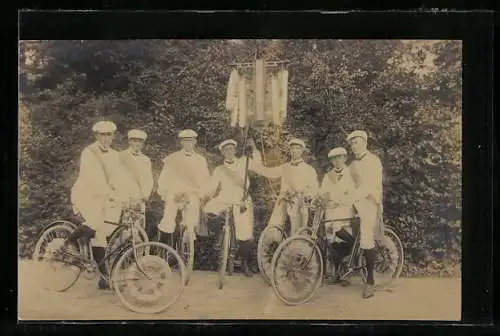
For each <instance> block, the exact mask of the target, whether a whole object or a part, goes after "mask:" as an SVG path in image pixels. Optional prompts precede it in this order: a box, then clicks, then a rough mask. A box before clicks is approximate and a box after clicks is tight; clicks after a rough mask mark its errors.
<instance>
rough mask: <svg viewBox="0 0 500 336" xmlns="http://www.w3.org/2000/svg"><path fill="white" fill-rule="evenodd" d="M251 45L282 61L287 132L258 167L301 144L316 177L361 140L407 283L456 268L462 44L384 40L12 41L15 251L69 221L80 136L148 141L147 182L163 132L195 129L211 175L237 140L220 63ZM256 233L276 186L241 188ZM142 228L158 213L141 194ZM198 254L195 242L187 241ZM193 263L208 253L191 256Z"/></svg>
mask: <svg viewBox="0 0 500 336" xmlns="http://www.w3.org/2000/svg"><path fill="white" fill-rule="evenodd" d="M257 48H259V50H261V52H262V56H263V57H264V58H265V59H267V60H278V59H286V60H289V61H290V63H289V71H290V89H289V104H288V106H289V109H288V117H287V121H286V123H285V125H284V129H283V130H282V133H279V130H276V129H274V128H271V127H268V128H267V129H265V130H264V132H263V134H264V136H263V137H260V136H259V135H258V134H253V136H256V137H257V139H256V140H257V144H258V145H260V144H261V143H262V145H263V148H264V153H265V158H266V159H267V160H268V161H269V162H268V163H270V164H272V163H277V161H280V160H283V159H284V158H285V157H286V155H287V153H286V150H285V147H284V144H285V140H286V137H287V136H291V135H293V136H297V137H301V138H303V139H304V140H306V141H307V143H308V145H309V147H310V152H309V157H308V160H309V161H310V162H311V164H313V165H314V166H315V167H316V168H317V170H318V173H319V175H320V178H322V175H323V174H324V172H325V171H326V169H327V165H328V163H327V161H326V154H327V153H328V151H329V150H330V149H331V148H332V147H334V146H339V145H344V146H345V145H346V144H345V140H344V139H345V133H346V132H350V131H352V130H354V129H365V130H367V131H368V133H369V136H370V147H371V148H372V150H373V151H374V152H375V153H377V154H378V155H380V157H381V159H382V162H383V164H384V197H385V199H384V212H385V220H386V221H387V222H388V223H389V224H391V225H392V226H394V227H395V228H396V230H397V231H398V232H399V234H400V236H401V238H402V240H403V244H404V246H405V248H406V251H407V263H406V268H405V272H406V274H427V273H432V274H443V273H446V272H447V271H448V270H449V269H450V266H453V265H455V264H457V263H458V262H459V261H460V253H461V250H460V235H461V231H460V218H461V196H460V195H461V89H462V84H461V76H462V74H461V44H460V43H459V42H458V41H428V42H421V41H397V40H239V41H233V40H196V41H194V40H135V41H24V42H23V43H21V46H20V50H19V51H20V54H19V57H20V72H19V74H20V91H21V92H20V94H21V109H20V122H21V127H20V162H19V164H20V180H21V184H20V191H19V192H20V243H21V245H20V249H21V254H22V255H24V256H26V255H27V254H29V253H30V252H31V248H32V245H33V243H34V239H35V235H36V234H37V233H38V232H39V230H40V229H41V227H42V226H43V225H44V224H46V223H47V222H48V221H50V220H53V219H56V218H60V217H65V218H70V219H71V218H72V214H71V205H70V200H69V194H70V188H71V186H72V184H73V183H74V181H75V179H76V174H77V170H78V157H79V154H80V152H81V150H82V149H83V148H84V147H85V146H86V145H88V143H89V142H90V141H91V140H92V139H91V138H92V134H91V131H90V130H91V125H92V124H93V123H94V122H95V121H97V120H100V119H103V118H108V119H111V120H113V121H114V122H115V123H116V124H117V126H118V129H119V132H120V136H119V137H118V138H117V139H116V144H115V145H116V148H117V149H122V148H124V147H125V146H126V142H125V140H126V139H125V138H124V135H125V134H126V132H127V131H128V130H129V129H130V128H136V127H137V128H141V129H144V130H145V131H146V132H147V133H148V135H149V138H148V143H147V146H146V148H145V152H146V153H147V154H148V155H149V156H150V157H151V159H152V162H153V169H154V174H155V176H158V174H159V171H160V169H161V160H162V159H163V158H164V157H165V156H166V155H167V154H169V153H171V152H172V151H174V150H175V149H176V148H175V146H176V133H177V131H179V130H180V129H182V128H186V127H189V128H193V129H196V130H197V131H198V133H199V135H200V139H199V140H200V141H199V143H200V151H201V152H202V154H204V155H205V156H206V157H207V159H208V160H209V164H210V166H211V168H212V169H213V168H214V167H215V165H216V164H218V163H219V162H220V156H219V154H218V153H217V150H216V145H217V144H218V143H219V142H220V141H222V140H223V139H225V138H227V137H236V138H237V139H241V137H242V135H241V134H240V132H239V131H237V130H232V129H230V128H229V127H228V125H229V120H228V118H229V116H228V115H227V113H226V112H225V111H224V100H225V93H226V85H227V81H228V77H229V72H230V71H231V67H230V66H229V64H231V63H233V62H248V61H251V60H252V59H253V57H254V55H255V51H256V49H257ZM252 181H254V183H253V186H252V191H251V193H252V195H253V198H254V200H255V201H256V203H257V209H256V218H257V223H256V229H255V231H256V236H258V234H259V233H260V231H261V230H262V228H263V226H264V225H265V221H266V218H267V217H268V215H269V212H270V210H271V205H272V201H271V198H270V195H271V194H272V190H276V183H270V182H269V181H267V180H265V179H263V178H258V177H253V178H252ZM149 209H150V210H149V211H150V212H149V213H148V215H149V220H150V221H151V222H153V223H154V222H157V221H159V219H160V217H161V214H162V211H163V207H162V204H161V202H160V201H159V200H158V198H157V196H154V197H153V199H152V201H151V204H150V207H149ZM200 244H202V243H200ZM199 248H200V257H199V258H198V259H199V260H198V262H199V263H200V264H202V263H203V260H204V258H205V257H206V255H208V254H207V253H208V252H204V251H208V250H210V248H209V247H208V246H205V247H204V246H201V247H199Z"/></svg>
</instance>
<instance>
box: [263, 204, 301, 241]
mask: <svg viewBox="0 0 500 336" xmlns="http://www.w3.org/2000/svg"><path fill="white" fill-rule="evenodd" d="M287 215H288V216H289V218H290V226H291V227H290V234H291V235H293V234H295V232H297V230H298V229H300V228H302V227H304V226H306V225H307V221H308V220H309V211H308V209H307V208H304V207H303V208H302V209H301V208H300V207H299V206H298V205H297V204H287V203H285V202H276V204H275V205H274V209H273V212H272V214H271V217H270V218H269V222H268V224H267V225H268V226H278V227H280V228H283V226H284V224H285V219H286V218H285V217H286V216H287Z"/></svg>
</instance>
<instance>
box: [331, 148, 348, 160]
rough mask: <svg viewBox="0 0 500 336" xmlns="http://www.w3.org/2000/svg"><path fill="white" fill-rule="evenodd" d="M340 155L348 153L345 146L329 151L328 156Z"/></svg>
mask: <svg viewBox="0 0 500 336" xmlns="http://www.w3.org/2000/svg"><path fill="white" fill-rule="evenodd" d="M338 155H347V151H346V150H345V148H344V147H335V148H334V149H332V150H331V151H330V152H329V153H328V157H329V158H332V157H334V156H338Z"/></svg>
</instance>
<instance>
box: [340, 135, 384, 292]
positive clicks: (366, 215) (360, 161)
mask: <svg viewBox="0 0 500 336" xmlns="http://www.w3.org/2000/svg"><path fill="white" fill-rule="evenodd" d="M347 141H348V142H349V144H350V146H351V150H352V151H353V153H354V155H355V156H356V158H355V160H354V161H353V162H352V163H351V164H350V169H351V174H352V175H353V179H354V183H355V185H356V190H355V192H354V206H355V208H356V210H357V211H358V214H359V217H360V220H361V227H360V234H361V235H360V238H361V239H360V247H361V248H362V249H363V250H364V255H365V259H366V267H367V285H366V286H365V288H364V290H363V298H370V297H372V296H373V295H374V284H375V281H374V278H373V270H374V265H375V240H380V239H382V237H383V234H384V231H383V222H382V163H381V162H380V159H379V158H378V156H376V155H375V154H373V153H371V152H370V151H368V149H367V141H368V135H367V134H366V132H364V131H354V132H352V133H351V134H349V136H348V137H347Z"/></svg>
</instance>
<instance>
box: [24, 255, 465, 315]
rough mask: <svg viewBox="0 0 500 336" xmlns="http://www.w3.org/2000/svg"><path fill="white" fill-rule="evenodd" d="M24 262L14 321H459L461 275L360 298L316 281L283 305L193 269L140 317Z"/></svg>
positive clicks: (90, 285)
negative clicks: (42, 275) (171, 296)
mask: <svg viewBox="0 0 500 336" xmlns="http://www.w3.org/2000/svg"><path fill="white" fill-rule="evenodd" d="M30 266H32V263H31V262H30V261H25V260H23V261H20V262H19V299H18V301H19V319H21V320H115V319H308V320H312V319H321V320H459V319H460V310H461V280H460V278H400V279H398V280H397V282H395V283H394V284H393V285H392V286H391V288H390V291H379V292H377V293H376V295H375V296H374V297H373V298H371V299H367V300H365V299H362V298H361V295H360V294H361V287H360V286H361V284H359V283H355V284H353V286H351V287H347V288H343V287H340V286H337V285H324V286H322V287H321V288H320V289H319V290H318V292H317V293H316V295H315V297H314V298H313V299H312V300H311V301H310V302H309V303H307V304H304V305H301V306H286V305H284V304H283V303H281V302H280V301H279V300H278V299H277V298H276V297H275V295H274V293H273V291H272V289H271V288H270V287H269V286H268V285H267V284H266V283H265V282H264V280H263V279H262V278H261V277H260V276H259V275H255V276H254V277H253V278H246V277H244V276H241V275H239V274H235V275H233V276H231V277H228V280H227V283H226V285H225V287H224V289H223V290H219V289H217V287H216V280H217V274H216V273H214V272H202V271H195V272H194V274H193V275H192V280H191V282H190V283H189V285H188V286H187V287H186V288H185V290H184V292H183V293H182V296H181V297H180V299H179V300H178V301H177V302H176V304H175V305H173V306H172V307H170V308H169V309H167V310H165V311H164V312H162V313H160V314H156V315H140V314H137V313H133V312H130V311H128V310H126V308H124V306H123V305H122V304H121V302H120V301H119V299H118V298H117V297H116V296H115V295H114V294H113V293H112V292H110V291H101V290H98V289H97V287H96V285H95V281H89V280H85V279H81V280H80V281H79V282H78V283H77V284H76V285H75V286H74V287H73V288H71V289H70V290H69V291H67V292H64V293H51V292H47V291H45V290H44V289H41V288H40V287H39V286H38V283H37V277H39V275H37V274H33V273H34V272H33V269H34V268H33V267H30Z"/></svg>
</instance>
